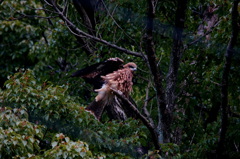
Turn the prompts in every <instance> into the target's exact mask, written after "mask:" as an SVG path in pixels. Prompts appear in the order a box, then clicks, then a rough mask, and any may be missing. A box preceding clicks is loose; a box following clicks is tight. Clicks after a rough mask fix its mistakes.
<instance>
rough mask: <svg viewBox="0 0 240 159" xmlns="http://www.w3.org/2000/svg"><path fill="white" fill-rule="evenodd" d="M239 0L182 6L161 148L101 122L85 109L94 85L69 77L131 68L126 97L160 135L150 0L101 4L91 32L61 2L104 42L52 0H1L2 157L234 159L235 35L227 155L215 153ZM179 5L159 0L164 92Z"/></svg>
mask: <svg viewBox="0 0 240 159" xmlns="http://www.w3.org/2000/svg"><path fill="white" fill-rule="evenodd" d="M235 1H236V0H235ZM235 1H221V0H207V1H202V0H196V1H195V0H189V1H188V2H187V8H186V12H185V14H186V15H185V17H186V18H185V21H184V22H185V24H184V30H183V36H182V37H183V38H182V50H181V51H182V56H181V57H180V60H179V69H178V74H177V76H178V77H177V80H176V83H175V90H174V101H175V103H174V104H175V107H174V109H173V111H172V114H173V115H172V116H173V117H172V119H173V122H171V123H170V127H171V131H170V133H169V136H170V137H169V138H170V140H169V141H168V142H165V140H163V142H159V145H160V147H161V149H159V150H156V146H155V147H154V143H153V141H152V139H153V136H152V135H151V133H150V132H149V130H148V128H147V127H146V126H145V125H144V124H143V122H142V121H140V120H138V119H132V118H129V119H128V120H126V121H115V120H109V118H108V116H107V114H104V115H103V118H102V120H101V122H100V121H98V120H96V119H95V118H94V116H93V115H92V114H91V113H89V112H87V111H85V107H86V106H87V105H88V104H89V103H90V102H91V101H92V100H93V98H94V96H95V95H96V94H95V93H94V92H93V91H92V87H91V86H90V85H89V84H87V83H85V81H84V80H83V79H77V78H70V75H71V73H72V72H75V71H76V70H78V69H81V68H84V67H86V66H89V65H91V64H94V63H96V62H99V61H104V60H106V59H108V58H109V57H120V58H122V59H123V60H124V61H125V62H130V61H133V62H135V63H137V65H138V71H137V73H136V75H135V78H134V81H133V82H134V86H133V93H132V97H133V99H134V100H135V102H136V103H137V105H138V109H139V110H140V112H142V113H143V112H144V111H143V108H146V107H147V110H148V112H149V114H150V115H149V116H148V115H146V114H145V116H146V117H150V118H151V119H152V120H153V122H154V123H155V125H156V129H157V130H159V132H160V131H161V130H160V127H159V125H160V124H161V122H159V121H160V120H159V118H160V117H159V116H161V113H163V112H161V111H160V110H159V107H158V105H159V103H158V101H159V99H158V98H157V95H158V93H157V89H156V83H154V82H155V76H154V73H155V72H152V70H151V66H149V64H150V63H151V62H153V61H150V62H149V61H148V62H147V60H146V59H145V58H146V56H145V55H146V54H147V51H146V50H147V49H145V48H147V47H148V46H147V43H146V42H145V41H147V40H148V39H150V38H148V37H149V35H150V34H149V32H148V28H147V27H146V14H147V12H148V10H149V8H148V4H149V3H148V1H147V0H146V1H137V0H132V1H128V0H119V1H113V0H106V1H104V3H103V1H101V2H102V3H101V5H99V7H97V8H98V10H97V11H96V13H95V16H96V17H95V19H96V25H95V27H93V25H92V28H91V29H89V28H90V26H91V25H90V24H88V23H87V22H86V19H85V18H84V17H83V16H81V14H80V12H78V9H76V8H77V7H76V5H74V4H73V2H74V1H66V2H65V1H62V0H59V1H58V5H59V6H60V7H62V8H64V6H65V5H67V11H66V12H67V13H66V15H67V16H66V17H68V18H69V20H71V22H72V23H73V24H74V25H75V26H76V27H77V28H80V29H81V30H82V31H84V32H86V33H88V34H89V35H91V36H93V37H98V38H99V39H100V40H94V38H90V37H87V36H83V35H81V36H78V35H76V34H78V33H77V32H75V31H74V28H73V27H72V28H71V26H70V25H68V24H66V21H64V20H63V17H61V16H60V15H59V14H57V11H56V10H54V9H53V7H51V5H49V4H50V2H51V0H44V1H37V0H15V1H11V0H3V1H0V24H1V25H0V59H1V61H0V87H1V89H0V143H1V144H0V158H12V157H13V158H19V157H25V158H140V157H142V158H147V157H150V158H160V157H163V158H175V159H176V158H184V159H186V158H189V159H191V158H214V157H215V158H220V157H222V156H224V157H226V158H239V157H240V152H239V151H240V107H239V105H240V85H239V83H240V78H239V74H240V65H239V60H240V56H239V55H240V54H239V51H240V49H239V46H240V40H239V39H240V38H239V37H238V40H237V41H236V44H235V46H236V47H234V54H233V56H232V59H231V60H232V61H231V67H230V74H229V76H228V79H229V81H228V83H227V86H228V89H227V91H228V95H227V98H228V105H227V109H226V111H227V128H226V134H225V135H224V145H223V147H224V151H222V152H221V153H222V154H221V156H219V155H218V154H217V155H216V152H218V150H219V147H221V146H219V143H221V142H219V140H222V139H221V137H220V136H221V135H220V134H221V131H222V129H223V128H225V127H223V126H222V125H223V124H222V123H223V121H224V119H223V118H224V117H223V115H222V114H223V113H222V111H221V110H222V109H223V108H224V107H222V92H221V91H222V86H223V84H222V81H223V72H224V68H225V62H226V61H227V58H225V54H226V53H227V50H228V49H227V48H228V44H229V43H230V38H231V37H232V36H233V35H232V32H233V29H234V28H232V25H233V23H232V10H233V9H232V6H233V4H234V2H235ZM91 2H94V1H91ZM178 5H179V4H178V3H177V1H176V0H172V1H164V0H161V1H160V0H159V1H158V2H157V3H156V6H155V9H156V12H155V13H154V14H155V16H154V17H153V18H154V20H153V21H154V27H153V42H154V44H155V45H154V47H153V48H154V49H153V50H154V51H155V56H156V66H157V68H158V69H159V70H160V71H159V72H160V73H161V77H162V79H161V80H160V82H161V83H162V87H163V89H164V90H167V89H166V88H167V87H168V79H169V70H170V69H169V68H170V67H169V66H170V65H171V60H172V57H171V52H173V51H172V50H174V49H173V47H174V41H175V40H176V39H174V38H173V36H172V35H173V34H174V32H175V31H174V30H177V29H176V26H175V25H176V24H175V19H176V17H177V16H176V17H175V12H177V10H178V9H177V8H178ZM239 5H240V4H238V11H239V12H240V10H239V8H240V7H239ZM63 12H64V11H63ZM239 19H240V18H239V17H238V29H239V26H240V25H239V21H240V20H239ZM89 30H94V31H93V32H91V31H89ZM239 30H240V29H239ZM146 32H147V34H146ZM101 39H104V40H106V41H107V42H109V43H108V44H105V43H103V42H101ZM111 44H115V45H116V46H118V47H121V48H125V49H127V50H129V51H131V52H134V53H136V52H137V53H139V54H140V55H134V54H131V52H130V53H128V52H126V51H122V50H120V49H118V48H116V47H115V48H114V47H113V46H111ZM141 55H142V57H141ZM143 55H144V56H143ZM144 57H145V58H144ZM148 59H149V56H148ZM165 92H167V91H165ZM165 92H164V93H165ZM156 94H157V95H156ZM166 97H167V96H166ZM143 114H144V113H143ZM149 121H150V120H149ZM159 123H160V124H159ZM160 134H161V133H160ZM160 136H161V135H160ZM160 141H161V139H160Z"/></svg>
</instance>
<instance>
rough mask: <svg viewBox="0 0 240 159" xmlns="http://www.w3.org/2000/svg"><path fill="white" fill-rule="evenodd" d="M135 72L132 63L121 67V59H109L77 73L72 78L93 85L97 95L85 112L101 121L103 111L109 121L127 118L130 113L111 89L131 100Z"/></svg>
mask: <svg viewBox="0 0 240 159" xmlns="http://www.w3.org/2000/svg"><path fill="white" fill-rule="evenodd" d="M135 70H137V65H136V64H135V63H133V62H130V63H127V64H125V65H123V60H122V59H120V58H110V59H108V60H107V61H104V62H101V63H97V64H94V65H92V66H89V67H87V68H84V69H82V70H80V71H77V72H75V73H74V74H73V75H72V77H82V78H83V79H85V81H86V82H89V83H91V84H93V85H94V88H95V91H96V92H97V93H98V95H97V96H96V97H95V99H94V101H93V102H92V103H91V104H90V105H89V106H88V107H87V108H86V110H88V111H91V112H92V113H93V114H94V116H95V117H96V118H97V119H98V120H100V119H101V116H102V113H103V111H104V110H107V113H108V115H109V116H110V118H111V119H120V120H125V119H126V118H127V116H131V115H130V114H131V113H129V112H128V110H126V108H125V107H124V104H123V103H122V101H121V100H120V99H119V98H118V97H117V96H116V95H114V93H113V91H112V89H114V90H117V91H120V92H122V93H123V95H125V96H126V97H127V98H129V99H130V100H132V99H131V98H130V96H129V95H130V93H131V91H132V85H133V82H132V78H133V71H135Z"/></svg>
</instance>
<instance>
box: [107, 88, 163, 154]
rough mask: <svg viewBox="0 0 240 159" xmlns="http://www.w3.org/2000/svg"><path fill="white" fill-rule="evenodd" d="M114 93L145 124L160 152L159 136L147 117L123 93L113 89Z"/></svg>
mask: <svg viewBox="0 0 240 159" xmlns="http://www.w3.org/2000/svg"><path fill="white" fill-rule="evenodd" d="M111 90H112V91H113V93H114V94H115V95H116V96H117V97H118V98H120V99H121V100H122V101H123V102H124V103H126V104H127V105H128V106H129V108H130V109H131V110H132V111H133V112H134V113H135V114H136V116H137V117H138V118H139V119H140V120H141V121H142V122H143V124H144V125H145V126H146V127H147V128H148V130H149V131H150V133H151V135H152V140H153V144H154V146H155V149H156V150H160V145H159V144H158V135H157V132H156V130H155V127H154V125H153V124H152V123H151V122H150V121H149V120H148V119H147V118H146V117H145V116H143V115H142V114H141V113H140V112H139V110H138V109H137V108H136V107H135V106H134V104H132V103H131V102H130V101H129V100H128V99H127V98H126V97H125V96H124V95H123V93H122V92H120V91H117V90H114V89H111Z"/></svg>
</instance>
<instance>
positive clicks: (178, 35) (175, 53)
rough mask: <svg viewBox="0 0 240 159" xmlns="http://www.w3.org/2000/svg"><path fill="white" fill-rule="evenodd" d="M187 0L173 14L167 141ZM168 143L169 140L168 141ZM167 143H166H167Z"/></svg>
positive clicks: (168, 77) (179, 3) (168, 86)
mask: <svg viewBox="0 0 240 159" xmlns="http://www.w3.org/2000/svg"><path fill="white" fill-rule="evenodd" d="M187 3H188V0H179V1H178V5H177V11H176V13H175V29H174V33H173V46H172V51H171V57H170V66H169V70H168V75H167V80H166V81H167V86H166V105H167V109H166V114H165V115H166V116H165V118H166V120H167V124H166V129H167V132H168V133H167V135H168V139H170V136H169V135H170V126H171V123H172V118H173V111H174V109H175V99H176V94H175V87H176V84H177V77H178V69H179V65H180V59H181V57H182V54H183V51H184V49H183V42H182V37H183V29H184V22H185V14H186V9H187ZM169 141H170V140H169ZM169 141H168V142H169Z"/></svg>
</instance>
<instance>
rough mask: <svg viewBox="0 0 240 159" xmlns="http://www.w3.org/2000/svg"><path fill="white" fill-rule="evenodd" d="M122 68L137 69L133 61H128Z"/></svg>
mask: <svg viewBox="0 0 240 159" xmlns="http://www.w3.org/2000/svg"><path fill="white" fill-rule="evenodd" d="M123 67H124V68H130V70H132V71H136V70H137V65H136V64H135V63H133V62H129V63H127V64H126V65H124V66H123Z"/></svg>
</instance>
